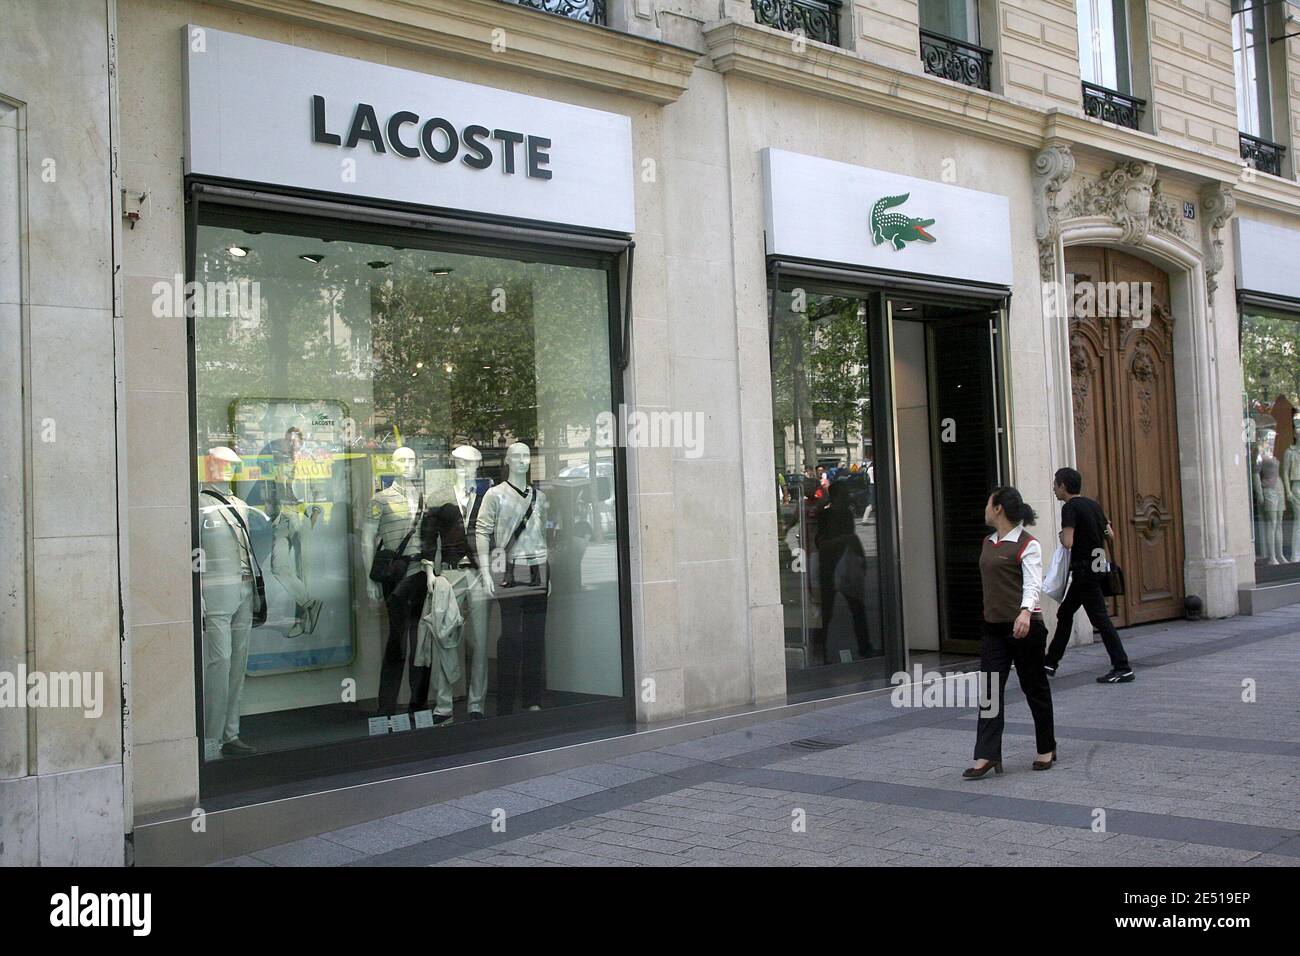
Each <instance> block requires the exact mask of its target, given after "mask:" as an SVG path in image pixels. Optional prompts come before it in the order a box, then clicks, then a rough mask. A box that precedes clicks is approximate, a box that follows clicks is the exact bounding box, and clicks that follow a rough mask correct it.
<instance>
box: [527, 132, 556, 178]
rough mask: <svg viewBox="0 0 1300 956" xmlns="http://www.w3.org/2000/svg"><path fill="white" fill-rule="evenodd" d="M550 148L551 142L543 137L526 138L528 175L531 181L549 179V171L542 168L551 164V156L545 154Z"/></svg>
mask: <svg viewBox="0 0 1300 956" xmlns="http://www.w3.org/2000/svg"><path fill="white" fill-rule="evenodd" d="M550 148H551V141H550V140H549V139H547V138H546V137H545V136H529V137H528V175H529V176H531V177H532V178H533V179H550V178H551V171H550V170H549V169H543V168H542V167H543V166H549V165H550V164H551V154H550V153H548V152H546V150H548V149H550Z"/></svg>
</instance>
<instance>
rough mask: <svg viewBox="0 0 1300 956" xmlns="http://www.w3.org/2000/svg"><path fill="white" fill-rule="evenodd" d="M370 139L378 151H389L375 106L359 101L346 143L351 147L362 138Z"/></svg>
mask: <svg viewBox="0 0 1300 956" xmlns="http://www.w3.org/2000/svg"><path fill="white" fill-rule="evenodd" d="M363 139H364V140H369V141H370V145H371V146H373V147H374V148H375V152H376V153H384V152H387V150H386V149H384V137H383V135H382V134H381V133H380V132H379V120H378V119H376V118H375V108H374V107H373V106H371V105H370V104H369V103H358V104H357V111H356V112H355V113H353V114H352V128H351V129H350V130H348V139H347V143H345V144H344V145H346V146H347V147H348V148H349V149H351V148H352V147H353V146H356V145H357V143H358V142H359V141H360V140H363Z"/></svg>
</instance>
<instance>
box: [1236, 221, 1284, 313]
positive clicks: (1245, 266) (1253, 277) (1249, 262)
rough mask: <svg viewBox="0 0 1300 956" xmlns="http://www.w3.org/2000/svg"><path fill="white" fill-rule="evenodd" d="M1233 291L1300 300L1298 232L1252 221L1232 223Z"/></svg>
mask: <svg viewBox="0 0 1300 956" xmlns="http://www.w3.org/2000/svg"><path fill="white" fill-rule="evenodd" d="M1232 225H1233V228H1234V230H1235V233H1234V234H1235V236H1236V247H1237V288H1239V289H1248V290H1250V291H1251V292H1263V293H1265V294H1266V295H1280V296H1287V297H1289V298H1292V299H1300V231H1297V230H1295V229H1286V228H1284V227H1282V226H1272V225H1269V224H1268V223H1264V222H1258V221H1256V220H1254V219H1234V220H1233V222H1232Z"/></svg>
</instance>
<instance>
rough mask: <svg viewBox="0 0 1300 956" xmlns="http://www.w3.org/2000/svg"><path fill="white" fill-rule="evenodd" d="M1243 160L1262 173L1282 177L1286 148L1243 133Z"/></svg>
mask: <svg viewBox="0 0 1300 956" xmlns="http://www.w3.org/2000/svg"><path fill="white" fill-rule="evenodd" d="M1239 135H1240V136H1241V158H1242V159H1244V160H1245V161H1246V162H1247V163H1249V164H1250V165H1251V166H1253V167H1254V168H1255V169H1258V170H1259V171H1260V172H1261V173H1272V174H1273V175H1274V176H1281V175H1282V155H1283V154H1284V153H1285V152H1286V147H1285V146H1282V145H1280V144H1279V143H1272V142H1269V141H1268V140H1266V139H1260V138H1259V137H1258V136H1251V135H1250V134H1249V133H1241V134H1239Z"/></svg>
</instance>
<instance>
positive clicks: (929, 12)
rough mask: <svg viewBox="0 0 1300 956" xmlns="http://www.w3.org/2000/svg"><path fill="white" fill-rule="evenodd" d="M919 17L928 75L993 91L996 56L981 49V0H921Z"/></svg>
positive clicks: (923, 60) (922, 58)
mask: <svg viewBox="0 0 1300 956" xmlns="http://www.w3.org/2000/svg"><path fill="white" fill-rule="evenodd" d="M918 14H919V19H920V26H921V62H922V63H923V64H924V66H925V72H927V73H929V74H931V75H932V76H941V77H943V78H944V79H946V80H954V81H956V82H958V83H965V84H966V85H967V86H974V87H978V88H979V89H982V90H988V89H992V82H991V73H992V67H993V54H992V51H990V50H986V49H984V47H982V46H980V45H979V41H980V21H979V0H920V8H919V10H918Z"/></svg>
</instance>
